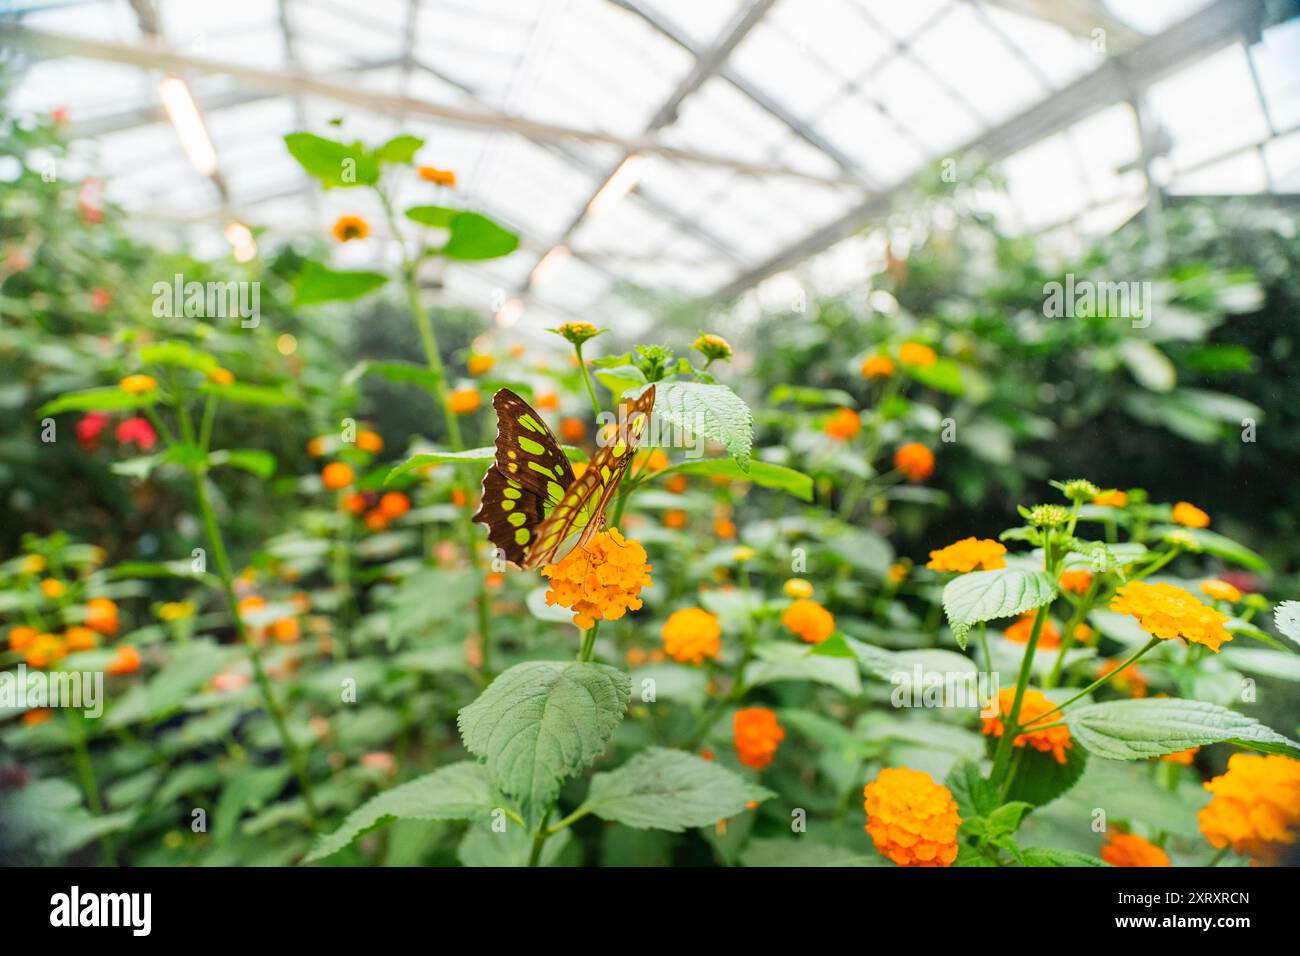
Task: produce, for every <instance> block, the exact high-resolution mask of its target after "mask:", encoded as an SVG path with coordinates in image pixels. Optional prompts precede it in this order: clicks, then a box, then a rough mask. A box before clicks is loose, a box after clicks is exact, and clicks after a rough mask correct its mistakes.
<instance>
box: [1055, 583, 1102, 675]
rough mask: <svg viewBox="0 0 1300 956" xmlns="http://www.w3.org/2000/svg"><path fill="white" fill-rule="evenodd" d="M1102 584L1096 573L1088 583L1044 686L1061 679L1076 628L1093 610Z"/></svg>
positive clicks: (1066, 626) (1068, 623)
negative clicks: (1086, 591) (1085, 592)
mask: <svg viewBox="0 0 1300 956" xmlns="http://www.w3.org/2000/svg"><path fill="white" fill-rule="evenodd" d="M1100 584H1101V576H1100V575H1097V574H1094V575H1093V578H1092V581H1091V582H1090V583H1089V585H1088V593H1087V594H1085V595H1084V596H1083V598H1082V600H1080V601H1079V603H1078V605H1077V606H1076V607H1075V609H1074V613H1073V614H1072V615H1070V620H1069V621H1068V622H1067V623H1066V625H1065V634H1064V635H1062V637H1061V649H1060V651H1058V652H1057V655H1056V662H1055V663H1054V664H1053V665H1052V672H1051V673H1050V674H1048V675H1047V680H1045V681H1043V687H1044V688H1052V687H1055V686H1056V683H1057V681H1059V680H1060V679H1061V669H1062V668H1063V667H1064V666H1065V655H1066V653H1067V652H1069V650H1070V648H1071V647H1073V646H1074V643H1075V639H1074V632H1075V629H1076V628H1078V626H1079V625H1080V624H1081V623H1082V622H1083V619H1084V617H1085V616H1087V614H1088V612H1089V611H1090V610H1092V605H1093V602H1094V601H1096V599H1097V591H1098V588H1099V585H1100Z"/></svg>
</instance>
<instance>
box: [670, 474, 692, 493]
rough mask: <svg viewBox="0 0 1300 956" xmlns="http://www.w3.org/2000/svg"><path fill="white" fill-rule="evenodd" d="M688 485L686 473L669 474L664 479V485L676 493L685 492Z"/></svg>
mask: <svg viewBox="0 0 1300 956" xmlns="http://www.w3.org/2000/svg"><path fill="white" fill-rule="evenodd" d="M688 485H689V482H688V481H687V480H686V476H685V475H669V476H668V478H667V479H666V480H665V481H664V487H665V488H667V489H668V490H669V491H670V492H672V493H673V494H675V495H680V494H682V493H684V492H685V491H686V488H687V486H688Z"/></svg>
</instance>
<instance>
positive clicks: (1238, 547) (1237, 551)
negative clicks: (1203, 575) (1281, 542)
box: [1151, 524, 1272, 573]
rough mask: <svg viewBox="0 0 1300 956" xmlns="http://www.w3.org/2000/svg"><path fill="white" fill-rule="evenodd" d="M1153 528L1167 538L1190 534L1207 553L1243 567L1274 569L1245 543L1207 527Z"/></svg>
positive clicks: (1167, 526) (1260, 569)
mask: <svg viewBox="0 0 1300 956" xmlns="http://www.w3.org/2000/svg"><path fill="white" fill-rule="evenodd" d="M1151 530H1152V533H1154V534H1158V535H1161V536H1162V537H1164V538H1165V539H1166V540H1167V539H1168V538H1169V537H1170V535H1177V536H1180V537H1185V536H1190V537H1191V538H1192V539H1193V540H1194V541H1195V542H1196V546H1197V548H1199V549H1200V550H1201V551H1204V552H1205V553H1206V554H1212V555H1214V556H1215V557H1216V558H1223V560H1225V561H1231V562H1232V563H1233V564H1239V565H1241V566H1242V567H1243V568H1249V569H1250V570H1252V571H1263V572H1266V573H1267V572H1270V571H1272V568H1270V567H1269V564H1268V562H1267V561H1265V560H1264V559H1263V558H1262V557H1260V556H1259V555H1258V554H1256V553H1255V552H1254V551H1252V550H1250V548H1248V547H1246V546H1245V545H1244V544H1238V543H1237V542H1236V541H1233V540H1232V539H1231V538H1229V537H1228V536H1227V535H1222V534H1218V533H1217V532H1214V531H1208V530H1206V529H1205V528H1184V527H1183V526H1182V525H1176V524H1166V525H1159V526H1158V527H1155V528H1153V529H1151Z"/></svg>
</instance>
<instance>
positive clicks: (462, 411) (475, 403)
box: [447, 388, 482, 415]
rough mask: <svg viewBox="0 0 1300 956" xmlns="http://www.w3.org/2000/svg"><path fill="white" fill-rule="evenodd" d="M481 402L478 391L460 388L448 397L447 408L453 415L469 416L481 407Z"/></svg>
mask: <svg viewBox="0 0 1300 956" xmlns="http://www.w3.org/2000/svg"><path fill="white" fill-rule="evenodd" d="M481 401H482V400H481V399H480V398H479V394H478V389H474V388H460V389H457V390H456V391H454V392H452V393H451V394H450V395H448V396H447V407H448V408H450V409H451V413H452V414H453V415H468V414H469V413H470V412H472V411H474V410H475V409H477V408H478V407H479V403H480V402H481Z"/></svg>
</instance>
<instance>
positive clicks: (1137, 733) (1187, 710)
mask: <svg viewBox="0 0 1300 956" xmlns="http://www.w3.org/2000/svg"><path fill="white" fill-rule="evenodd" d="M1065 722H1066V724H1067V725H1069V728H1070V733H1071V734H1073V735H1074V738H1075V740H1077V741H1078V742H1079V743H1080V744H1082V745H1083V746H1084V747H1087V748H1088V750H1090V751H1091V752H1092V753H1094V754H1096V755H1097V756H1098V757H1105V758H1106V759H1108V760H1145V759H1147V758H1149V757H1160V756H1163V755H1164V754H1171V753H1177V752H1178V751H1180V750H1187V749H1189V748H1191V747H1204V746H1206V745H1208V744H1217V743H1224V742H1229V743H1234V744H1237V745H1238V746H1241V747H1248V748H1250V749H1251V750H1262V751H1264V752H1266V753H1276V754H1285V755H1287V756H1291V757H1300V744H1298V743H1296V742H1295V741H1293V740H1290V739H1288V738H1286V737H1284V736H1282V735H1281V734H1279V733H1278V732H1277V731H1275V730H1271V729H1270V728H1268V727H1265V726H1264V725H1263V724H1261V723H1260V722H1259V721H1257V720H1255V719H1254V718H1253V717H1247V716H1245V715H1244V714H1239V713H1237V712H1236V711H1232V710H1228V709H1227V708H1226V707H1220V706H1218V705H1217V704H1207V703H1205V702H1203V701H1199V700H1181V699H1179V698H1150V699H1143V700H1114V701H1107V702H1106V703H1103V704H1090V705H1088V706H1086V707H1080V708H1078V709H1076V710H1069V711H1067V712H1066V715H1065Z"/></svg>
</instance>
